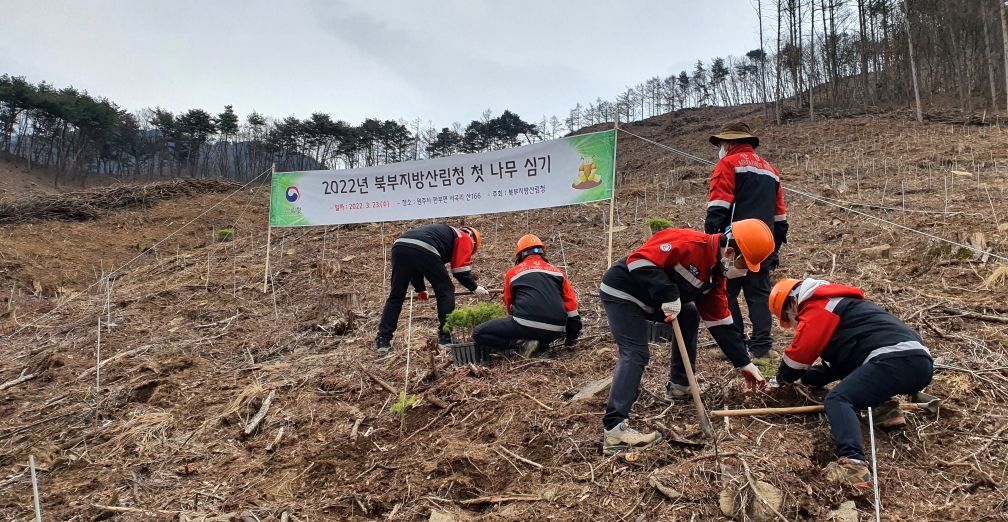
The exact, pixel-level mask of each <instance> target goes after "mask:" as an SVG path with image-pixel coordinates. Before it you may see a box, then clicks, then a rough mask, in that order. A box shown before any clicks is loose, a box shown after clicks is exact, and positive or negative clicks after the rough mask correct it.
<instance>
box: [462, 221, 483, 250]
mask: <svg viewBox="0 0 1008 522" xmlns="http://www.w3.org/2000/svg"><path fill="white" fill-rule="evenodd" d="M459 230H461V231H463V232H465V233H467V234H469V237H470V238H471V239H472V242H473V251H472V253H473V254H475V253H476V251H477V250H479V247H480V245H481V244H483V239H482V238H480V234H479V232H477V231H476V229H475V228H473V227H462V228H460V229H459Z"/></svg>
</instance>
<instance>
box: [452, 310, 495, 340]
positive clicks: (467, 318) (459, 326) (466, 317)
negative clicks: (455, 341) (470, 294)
mask: <svg viewBox="0 0 1008 522" xmlns="http://www.w3.org/2000/svg"><path fill="white" fill-rule="evenodd" d="M501 317H507V311H505V310H504V305H502V304H500V303H479V304H477V305H476V306H468V307H466V308H460V309H458V310H455V311H454V312H452V313H450V314H448V317H447V318H446V320H445V325H444V331H445V333H450V334H453V335H457V336H458V337H459V338H461V339H466V340H471V339H472V331H473V329H474V328H476V327H477V326H479V325H481V324H483V323H485V322H487V321H492V320H494V319H500V318H501Z"/></svg>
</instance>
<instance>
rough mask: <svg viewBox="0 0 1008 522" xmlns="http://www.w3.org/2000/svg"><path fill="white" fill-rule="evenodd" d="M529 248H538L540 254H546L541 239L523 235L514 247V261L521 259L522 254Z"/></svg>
mask: <svg viewBox="0 0 1008 522" xmlns="http://www.w3.org/2000/svg"><path fill="white" fill-rule="evenodd" d="M531 248H539V249H541V250H542V252H540V253H542V254H545V253H546V245H543V242H542V240H541V239H539V238H538V237H537V236H534V235H532V234H525V235H524V236H522V238H521V239H519V240H518V245H517V246H516V247H515V261H518V260H519V259H520V258H521V255H522V252H524V251H526V250H528V249H531Z"/></svg>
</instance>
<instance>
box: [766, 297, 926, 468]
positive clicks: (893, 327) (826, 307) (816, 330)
mask: <svg viewBox="0 0 1008 522" xmlns="http://www.w3.org/2000/svg"><path fill="white" fill-rule="evenodd" d="M770 309H771V310H772V311H773V313H774V315H776V316H777V317H778V318H779V319H780V323H781V326H782V327H784V328H791V327H792V326H794V325H795V323H797V325H798V327H797V329H796V331H795V337H794V340H792V341H791V346H789V347H788V349H787V350H785V351H784V357H783V358H782V360H781V365H780V369H779V370H778V372H777V380H778V382H781V383H792V382H795V381H799V380H800V381H801V382H802V384H805V385H808V386H812V387H822V386H825V385H827V384H829V383H831V382H833V381H836V380H840V384H838V385H836V386H835V387H834V388H833V389H832V390H830V392H829V393H828V394H826V399H825V400H824V401H823V405H824V406H825V407H826V417H827V418H828V419H829V424H830V431H832V432H833V438H834V439H835V440H836V452H837V455H838V456H839V457H840V458H839V460H837V461H836V462H831V463H830V464H829V465H828V466H827V468H826V469H827V478H828V479H830V480H831V481H834V482H844V481H845V482H849V483H851V484H853V485H855V486H857V487H871V473H870V472H869V471H868V464H867V460H868V459H866V458H865V453H864V447H863V446H862V444H861V426H860V424H858V417H857V410H863V409H865V408H868V407H871V408H879V410H878V411H873V413H875V415H874V417H875V419H877V420H876V422H879V424H880V425H881V427H882V428H883V429H887V428H898V427H901V426H903V425H904V424H905V422H906V421H905V420H904V418H903V414H902V412H900V410H899V403H896V402H894V401H892V397H893V396H894V395H897V394H915V393H917V392H919V391H921V390H923V389H924V387H925V386H927V385H928V384H929V383H930V382H931V376H932V374H933V371H934V365H933V362H932V360H931V354H930V353H929V352H928V349H927V347H925V346H924V344H923V340H922V339H921V337H920V335H918V334H917V332H915V331H913V330H911V329H910V327H908V326H907V325H906V324H904V323H903V321H900V320H899V319H898V318H896V317H895V316H893V315H892V314H890V313H888V312H886V311H885V310H883V309H882V307H880V306H878V305H877V304H875V303H873V302H871V301H868V300H866V299H865V296H864V292H862V291H861V289H859V288H854V287H851V286H844V285H836V284H830V283H828V282H826V281H820V280H817V279H805V280H804V281H802V280H800V279H782V280H781V281H780V282H778V283H777V284H776V285H774V287H773V291H772V292H771V293H770ZM817 358H822V361H823V363H822V364H819V365H815V366H812V363H813V362H815V360H816V359H817Z"/></svg>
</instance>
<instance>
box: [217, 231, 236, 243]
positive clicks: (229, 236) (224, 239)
mask: <svg viewBox="0 0 1008 522" xmlns="http://www.w3.org/2000/svg"><path fill="white" fill-rule="evenodd" d="M230 241H234V229H233V228H222V229H220V230H218V231H217V242H218V243H228V242H230Z"/></svg>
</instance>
